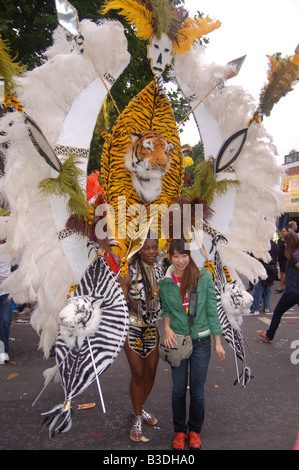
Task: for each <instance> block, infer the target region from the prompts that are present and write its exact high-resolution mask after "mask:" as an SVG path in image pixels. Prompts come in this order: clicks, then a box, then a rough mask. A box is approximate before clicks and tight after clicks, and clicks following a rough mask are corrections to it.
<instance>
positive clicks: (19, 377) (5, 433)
mask: <svg viewBox="0 0 299 470" xmlns="http://www.w3.org/2000/svg"><path fill="white" fill-rule="evenodd" d="M277 286H278V282H277V281H276V283H275V286H274V288H273V293H272V305H273V308H274V306H275V304H276V303H277V301H278V299H279V295H280V294H277V293H276V292H275V288H277ZM270 319H271V315H269V314H265V313H261V315H259V316H253V315H247V316H245V317H244V321H243V334H244V337H245V340H246V354H247V363H248V366H249V367H250V368H251V371H252V375H253V376H254V377H253V378H252V379H251V381H250V382H249V383H248V385H247V387H246V388H243V387H241V386H240V385H239V384H237V385H234V381H235V379H236V368H235V360H234V355H233V353H232V350H231V348H230V347H229V345H228V344H227V343H226V342H225V341H224V340H223V344H224V346H225V349H226V352H227V357H226V360H225V362H222V363H220V362H218V361H217V357H216V354H215V353H213V355H212V359H211V363H210V368H209V373H208V377H207V383H206V418H205V424H204V428H203V430H202V434H201V437H202V442H203V446H202V450H203V451H204V450H292V449H293V447H294V444H295V442H296V437H297V432H298V431H299V407H298V390H299V364H296V362H298V360H299V350H298V354H296V349H294V346H295V343H294V342H295V341H296V340H297V342H298V346H299V307H298V306H296V307H295V308H294V309H293V310H289V311H288V312H287V313H286V314H285V315H284V317H283V319H282V322H281V325H280V327H279V330H278V332H277V335H276V337H275V339H274V341H273V342H272V343H271V344H266V343H265V342H263V341H262V340H261V339H260V338H259V337H258V335H257V334H256V331H257V329H266V328H267V323H269V321H270ZM10 336H11V343H10V345H11V346H10V362H9V363H8V364H5V365H1V366H0V404H1V418H0V420H1V423H0V449H1V450H4V449H6V450H100V451H106V452H104V453H102V455H106V453H107V451H112V452H111V453H110V454H109V455H114V454H113V452H115V451H116V450H119V451H127V453H126V455H129V454H130V453H132V455H133V454H134V452H135V451H137V450H142V451H149V452H150V453H152V454H154V453H155V451H156V452H157V453H159V452H160V453H163V452H165V453H168V452H169V451H170V450H171V441H172V438H173V430H172V413H171V372H170V368H169V366H168V364H166V363H164V362H161V361H160V362H159V365H158V371H157V376H156V381H155V386H154V389H153V391H152V393H151V395H150V397H149V399H148V402H147V403H146V407H145V409H146V410H148V411H150V412H152V413H153V414H154V415H155V416H156V417H157V418H158V419H159V423H158V424H157V425H156V426H154V427H151V426H148V425H144V427H143V436H144V441H142V442H139V443H134V442H132V441H131V440H130V438H129V429H130V425H131V420H132V416H131V409H132V406H131V402H130V397H129V382H130V371H129V367H128V364H127V360H126V357H125V354H124V352H123V351H121V353H120V354H119V356H118V358H117V359H116V361H115V362H114V364H113V365H112V366H111V367H109V368H108V369H107V370H106V371H105V373H104V374H103V375H102V376H101V377H100V384H101V389H102V393H103V399H104V403H105V407H106V413H105V414H104V413H103V411H102V407H101V402H100V399H99V394H98V390H97V386H96V383H95V382H94V383H93V384H92V385H91V386H90V387H89V388H88V389H87V390H86V391H85V392H84V393H82V394H81V395H79V396H78V397H76V398H75V399H74V400H73V403H72V406H73V411H74V412H73V425H72V428H71V429H70V431H68V432H67V433H63V434H60V435H58V436H56V437H55V438H50V437H49V435H48V429H47V428H46V427H44V426H43V427H42V426H41V423H42V419H43V417H42V416H41V413H43V412H46V411H49V410H50V409H51V408H53V407H54V406H55V405H57V404H59V403H62V402H63V399H64V396H63V390H62V387H61V385H60V384H59V383H55V382H53V381H52V382H51V383H50V384H49V385H48V387H47V388H46V389H45V391H44V392H43V394H42V395H41V397H40V398H39V400H38V401H37V403H36V404H35V406H34V407H33V406H32V403H33V401H34V400H35V398H36V397H37V395H38V394H39V392H40V391H41V389H42V387H43V376H42V373H43V371H44V370H45V369H47V368H48V367H52V366H53V365H54V358H49V359H48V360H45V359H44V358H43V354H42V352H41V351H40V350H38V342H39V338H38V336H37V334H36V333H35V331H34V330H33V329H32V327H31V326H30V324H29V323H23V324H22V323H21V324H20V323H16V322H15V321H13V323H12V327H11V334H10ZM86 403H95V407H93V408H90V409H84V410H80V409H78V405H80V404H86ZM186 450H187V448H186ZM99 463H100V462H99ZM104 463H105V462H104Z"/></svg>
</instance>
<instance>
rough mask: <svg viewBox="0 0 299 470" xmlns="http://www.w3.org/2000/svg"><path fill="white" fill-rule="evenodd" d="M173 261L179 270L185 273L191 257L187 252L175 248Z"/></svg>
mask: <svg viewBox="0 0 299 470" xmlns="http://www.w3.org/2000/svg"><path fill="white" fill-rule="evenodd" d="M171 262H172V265H173V267H174V268H175V269H176V270H177V271H179V272H182V273H183V272H184V271H185V269H186V267H187V266H188V264H189V262H190V258H189V255H188V254H187V253H179V252H178V251H177V250H174V252H173V255H172V256H171Z"/></svg>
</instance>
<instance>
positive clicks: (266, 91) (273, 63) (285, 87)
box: [259, 55, 299, 116]
mask: <svg viewBox="0 0 299 470" xmlns="http://www.w3.org/2000/svg"><path fill="white" fill-rule="evenodd" d="M267 57H268V58H269V61H270V67H269V70H268V83H267V84H266V85H265V86H264V88H263V89H262V91H261V94H260V103H259V111H260V112H261V113H262V114H264V115H265V116H270V113H271V111H272V108H273V106H274V104H276V103H277V102H278V101H279V100H280V98H282V97H283V96H285V95H286V94H287V93H289V92H290V91H291V90H292V89H293V88H292V87H293V85H294V83H295V82H296V80H298V78H299V67H298V65H296V63H294V62H293V61H291V60H290V59H289V58H286V59H281V58H280V57H279V56H277V57H275V56H269V55H268V56H267Z"/></svg>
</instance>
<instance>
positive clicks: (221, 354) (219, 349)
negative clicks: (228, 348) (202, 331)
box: [214, 335, 225, 362]
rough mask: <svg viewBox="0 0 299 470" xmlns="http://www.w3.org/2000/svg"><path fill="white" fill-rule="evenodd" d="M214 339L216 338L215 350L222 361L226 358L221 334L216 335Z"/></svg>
mask: <svg viewBox="0 0 299 470" xmlns="http://www.w3.org/2000/svg"><path fill="white" fill-rule="evenodd" d="M214 339H215V351H216V354H217V356H218V361H220V362H222V361H224V359H225V351H224V349H223V347H222V344H221V336H220V335H215V336H214Z"/></svg>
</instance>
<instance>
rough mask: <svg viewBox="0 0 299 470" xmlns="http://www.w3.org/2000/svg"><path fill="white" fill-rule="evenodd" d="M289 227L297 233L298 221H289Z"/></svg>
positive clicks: (290, 230)
mask: <svg viewBox="0 0 299 470" xmlns="http://www.w3.org/2000/svg"><path fill="white" fill-rule="evenodd" d="M288 229H289V232H293V233H296V232H297V229H298V225H297V222H296V221H295V220H291V221H290V222H289V223H288Z"/></svg>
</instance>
